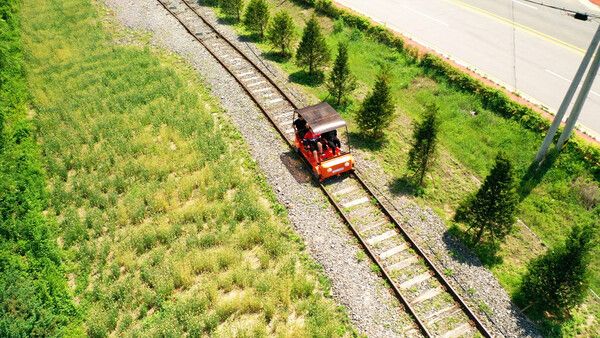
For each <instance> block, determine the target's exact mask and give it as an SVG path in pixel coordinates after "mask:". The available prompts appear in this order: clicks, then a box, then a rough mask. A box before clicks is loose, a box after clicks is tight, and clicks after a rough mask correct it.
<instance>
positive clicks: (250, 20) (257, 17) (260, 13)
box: [244, 0, 270, 39]
mask: <svg viewBox="0 0 600 338" xmlns="http://www.w3.org/2000/svg"><path fill="white" fill-rule="evenodd" d="M269 16H270V13H269V5H268V4H267V2H266V1H265V0H250V3H249V4H248V7H246V13H244V25H246V28H248V30H249V31H251V32H253V33H255V34H257V35H258V36H259V37H260V38H261V39H262V38H264V36H265V31H266V30H267V25H268V24H269Z"/></svg>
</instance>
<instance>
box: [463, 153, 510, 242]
mask: <svg viewBox="0 0 600 338" xmlns="http://www.w3.org/2000/svg"><path fill="white" fill-rule="evenodd" d="M518 201H519V197H518V195H517V192H516V188H515V183H514V177H513V169H512V164H511V163H510V161H509V160H508V159H507V158H506V156H505V155H504V154H503V153H499V154H498V155H497V156H496V163H495V164H494V167H493V168H492V170H491V171H490V174H489V175H488V176H487V177H486V178H485V181H484V182H483V185H482V186H481V188H479V191H477V194H475V196H473V197H471V198H469V199H468V200H467V202H466V203H465V204H463V205H462V206H461V207H459V209H458V210H457V212H456V220H458V221H464V222H465V223H467V224H468V225H469V228H471V229H475V231H476V237H475V240H476V243H479V242H481V239H482V237H483V235H484V234H485V233H488V234H489V235H490V237H491V239H492V240H494V239H496V238H497V239H503V238H504V237H506V235H508V234H509V233H510V231H511V230H512V226H513V223H514V222H515V218H516V217H515V212H516V208H517V204H518Z"/></svg>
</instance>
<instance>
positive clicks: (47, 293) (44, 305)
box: [0, 0, 79, 337]
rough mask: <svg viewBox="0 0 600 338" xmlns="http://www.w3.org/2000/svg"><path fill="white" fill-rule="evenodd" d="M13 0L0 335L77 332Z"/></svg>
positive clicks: (0, 1)
mask: <svg viewBox="0 0 600 338" xmlns="http://www.w3.org/2000/svg"><path fill="white" fill-rule="evenodd" d="M19 5H20V1H16V0H0V304H1V305H0V336H2V337H29V336H40V337H41V336H47V337H51V336H64V335H70V334H75V335H76V334H78V333H79V332H78V330H77V329H78V324H77V323H78V321H79V314H78V310H77V308H76V306H75V304H74V303H73V301H72V297H71V294H70V292H69V289H68V287H67V279H66V277H65V271H64V265H63V263H62V261H63V257H62V252H61V250H60V249H59V247H58V245H57V243H56V238H57V234H56V223H55V222H54V220H53V218H52V217H46V216H45V215H44V214H43V211H44V209H45V207H46V205H47V203H48V201H47V194H46V184H47V182H46V177H45V173H44V170H43V164H42V161H41V154H40V149H39V147H38V145H37V142H36V137H35V130H34V128H33V126H32V124H31V121H30V115H29V112H28V100H29V93H28V91H27V84H26V80H25V72H24V64H25V63H24V60H23V48H22V47H23V46H22V40H21V23H22V22H23V20H22V19H21V18H20V14H21V13H20V6H19Z"/></svg>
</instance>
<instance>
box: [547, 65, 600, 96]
mask: <svg viewBox="0 0 600 338" xmlns="http://www.w3.org/2000/svg"><path fill="white" fill-rule="evenodd" d="M546 73H548V74H551V75H554V76H556V77H557V78H559V79H561V80H565V81H567V82H569V83H571V80H569V79H567V78H566V77H564V76H562V75H560V74H556V73H555V72H553V71H551V70H550V69H546ZM579 86H581V85H579ZM590 93H591V94H592V95H596V96H598V97H600V94H598V93H597V92H595V91H593V90H590Z"/></svg>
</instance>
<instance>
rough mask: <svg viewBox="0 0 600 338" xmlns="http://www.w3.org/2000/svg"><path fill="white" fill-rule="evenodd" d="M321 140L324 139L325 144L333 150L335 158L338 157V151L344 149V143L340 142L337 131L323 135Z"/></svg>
mask: <svg viewBox="0 0 600 338" xmlns="http://www.w3.org/2000/svg"><path fill="white" fill-rule="evenodd" d="M321 138H322V139H323V143H325V145H327V146H328V147H329V148H331V152H332V153H333V156H336V150H337V149H338V148H341V147H342V142H340V139H339V138H338V137H337V130H331V131H328V132H326V133H323V134H322V135H321Z"/></svg>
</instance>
